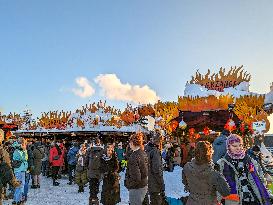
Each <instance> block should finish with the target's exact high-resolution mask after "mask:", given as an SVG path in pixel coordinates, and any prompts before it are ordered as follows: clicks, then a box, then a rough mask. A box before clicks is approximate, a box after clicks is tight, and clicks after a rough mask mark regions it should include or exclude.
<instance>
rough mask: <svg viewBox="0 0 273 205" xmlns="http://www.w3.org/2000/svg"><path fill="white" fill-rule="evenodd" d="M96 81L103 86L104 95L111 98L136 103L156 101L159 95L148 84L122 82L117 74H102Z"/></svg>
mask: <svg viewBox="0 0 273 205" xmlns="http://www.w3.org/2000/svg"><path fill="white" fill-rule="evenodd" d="M95 82H96V83H97V84H98V85H99V86H100V87H101V88H102V91H103V95H105V96H106V97H107V98H109V99H111V100H122V101H131V102H134V103H141V104H148V103H156V102H157V101H158V100H159V97H158V96H157V95H156V92H155V91H154V90H152V89H151V88H150V87H149V86H148V85H144V86H142V87H141V86H139V85H130V84H129V83H126V84H124V83H122V82H121V81H120V79H119V78H118V77H117V76H116V75H115V74H101V75H99V76H97V77H96V78H95Z"/></svg>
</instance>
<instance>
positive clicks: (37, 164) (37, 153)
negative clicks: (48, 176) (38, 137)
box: [31, 142, 44, 189]
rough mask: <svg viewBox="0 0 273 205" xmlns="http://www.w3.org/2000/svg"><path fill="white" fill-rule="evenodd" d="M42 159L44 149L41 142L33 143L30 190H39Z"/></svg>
mask: <svg viewBox="0 0 273 205" xmlns="http://www.w3.org/2000/svg"><path fill="white" fill-rule="evenodd" d="M43 158H44V149H43V147H42V144H41V142H35V143H34V149H33V166H32V167H31V175H32V177H33V185H32V186H31V188H32V189H36V188H40V175H41V171H42V159H43Z"/></svg>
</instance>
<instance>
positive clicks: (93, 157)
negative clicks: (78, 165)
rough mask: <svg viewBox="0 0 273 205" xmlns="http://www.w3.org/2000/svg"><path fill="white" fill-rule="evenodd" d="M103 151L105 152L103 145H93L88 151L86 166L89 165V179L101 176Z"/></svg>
mask: <svg viewBox="0 0 273 205" xmlns="http://www.w3.org/2000/svg"><path fill="white" fill-rule="evenodd" d="M102 152H103V148H102V147H101V146H94V147H91V148H90V149H89V150H88V151H87V156H86V166H87V167H88V177H89V179H92V178H96V179H100V178H101V171H100V168H101V167H100V166H101V165H100V162H101V157H102Z"/></svg>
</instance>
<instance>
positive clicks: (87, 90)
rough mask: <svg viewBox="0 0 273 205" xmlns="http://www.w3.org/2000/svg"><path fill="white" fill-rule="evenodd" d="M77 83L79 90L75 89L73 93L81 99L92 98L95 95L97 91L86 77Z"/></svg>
mask: <svg viewBox="0 0 273 205" xmlns="http://www.w3.org/2000/svg"><path fill="white" fill-rule="evenodd" d="M75 81H76V83H77V85H78V86H79V88H73V89H72V92H73V93H74V94H75V95H77V96H80V97H81V98H87V97H91V96H92V95H93V94H94V93H95V89H94V88H93V87H92V86H91V85H90V82H89V81H88V79H87V78H85V77H78V78H76V80H75Z"/></svg>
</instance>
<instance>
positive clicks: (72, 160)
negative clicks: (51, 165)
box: [67, 146, 79, 165]
mask: <svg viewBox="0 0 273 205" xmlns="http://www.w3.org/2000/svg"><path fill="white" fill-rule="evenodd" d="M78 151H79V147H75V146H73V147H71V148H70V149H69V151H68V154H67V163H68V164H69V165H76V164H77V153H78Z"/></svg>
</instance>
